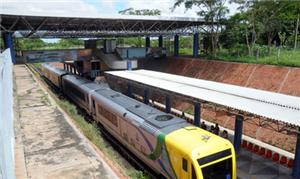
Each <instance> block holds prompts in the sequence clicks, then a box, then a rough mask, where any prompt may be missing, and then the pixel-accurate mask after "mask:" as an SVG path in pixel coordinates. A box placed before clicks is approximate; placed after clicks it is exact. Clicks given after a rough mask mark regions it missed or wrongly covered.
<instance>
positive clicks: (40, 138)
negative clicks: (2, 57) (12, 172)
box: [14, 65, 117, 179]
mask: <svg viewBox="0 0 300 179" xmlns="http://www.w3.org/2000/svg"><path fill="white" fill-rule="evenodd" d="M14 74H15V101H16V103H17V104H16V105H15V108H16V114H15V116H16V120H15V126H16V129H15V133H16V175H17V178H21V179H26V178H36V179H44V178H55V179H56V178H64V179H68V178H72V179H73V178H117V175H116V174H115V173H114V172H113V171H112V170H111V168H109V167H108V165H107V164H106V163H105V162H104V161H103V159H101V158H100V157H99V156H98V155H97V154H96V152H95V151H94V150H93V148H92V147H91V146H90V145H89V144H88V143H87V142H86V139H85V138H84V137H83V136H82V135H81V134H79V133H78V132H77V130H76V129H75V128H74V127H73V124H71V123H70V122H69V119H68V118H67V117H65V116H64V114H63V113H62V112H61V111H60V110H59V109H57V107H56V106H55V105H52V104H51V102H50V101H49V99H48V97H47V94H46V93H45V92H44V91H43V90H42V89H41V87H40V86H39V84H38V83H37V82H36V81H35V80H34V78H33V76H32V75H31V73H30V72H29V70H28V69H27V68H26V67H25V66H24V65H17V66H14Z"/></svg>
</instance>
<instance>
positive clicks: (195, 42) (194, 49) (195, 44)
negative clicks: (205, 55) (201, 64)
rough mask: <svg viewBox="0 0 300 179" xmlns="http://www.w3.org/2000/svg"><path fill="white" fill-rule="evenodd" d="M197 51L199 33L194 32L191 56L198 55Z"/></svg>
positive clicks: (195, 56)
mask: <svg viewBox="0 0 300 179" xmlns="http://www.w3.org/2000/svg"><path fill="white" fill-rule="evenodd" d="M198 51H199V33H195V34H194V41H193V57H194V58H197V57H198Z"/></svg>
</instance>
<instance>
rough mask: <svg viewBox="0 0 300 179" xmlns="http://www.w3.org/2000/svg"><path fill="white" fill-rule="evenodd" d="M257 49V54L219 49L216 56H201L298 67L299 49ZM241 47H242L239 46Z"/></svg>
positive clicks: (265, 47)
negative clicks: (250, 54) (251, 54)
mask: <svg viewBox="0 0 300 179" xmlns="http://www.w3.org/2000/svg"><path fill="white" fill-rule="evenodd" d="M255 48H256V50H257V51H259V54H260V55H258V56H249V55H245V54H246V52H244V53H243V52H242V50H241V52H240V54H238V53H235V54H233V53H231V52H229V50H228V49H221V50H220V51H219V52H218V53H217V55H216V57H213V56H207V55H205V56H202V57H205V58H207V59H213V60H221V61H231V62H242V63H255V64H268V65H277V66H291V67H300V50H299V49H298V50H296V51H294V50H292V49H280V48H272V51H271V52H272V53H271V54H269V52H268V47H267V46H256V47H255ZM241 49H243V48H241Z"/></svg>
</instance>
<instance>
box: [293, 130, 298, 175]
mask: <svg viewBox="0 0 300 179" xmlns="http://www.w3.org/2000/svg"><path fill="white" fill-rule="evenodd" d="M292 176H293V177H294V178H300V127H299V128H298V134H297V144H296V152H295V158H294V167H293V172H292Z"/></svg>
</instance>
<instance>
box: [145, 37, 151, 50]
mask: <svg viewBox="0 0 300 179" xmlns="http://www.w3.org/2000/svg"><path fill="white" fill-rule="evenodd" d="M145 40H146V44H145V46H146V48H149V47H151V41H150V37H146V39H145Z"/></svg>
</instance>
